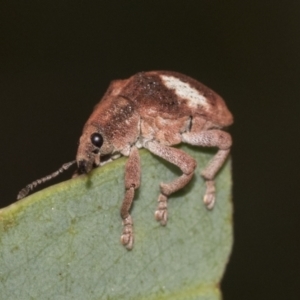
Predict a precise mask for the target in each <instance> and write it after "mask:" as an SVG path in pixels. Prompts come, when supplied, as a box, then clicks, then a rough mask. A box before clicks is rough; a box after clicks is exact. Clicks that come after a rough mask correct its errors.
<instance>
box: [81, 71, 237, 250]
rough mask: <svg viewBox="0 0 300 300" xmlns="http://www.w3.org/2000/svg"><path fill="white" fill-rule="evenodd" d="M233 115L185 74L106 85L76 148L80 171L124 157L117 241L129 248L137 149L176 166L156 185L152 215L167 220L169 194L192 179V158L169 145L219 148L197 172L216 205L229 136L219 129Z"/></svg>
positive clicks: (148, 75) (161, 74)
mask: <svg viewBox="0 0 300 300" xmlns="http://www.w3.org/2000/svg"><path fill="white" fill-rule="evenodd" d="M232 122H233V118H232V115H231V113H230V112H229V110H228V109H227V107H226V105H225V103H224V101H223V100H222V98H221V97H220V96H219V95H217V94H216V93H215V92H213V91H212V90H210V89H209V88H207V87H206V86H204V85H203V84H201V83H199V82H197V81H196V80H194V79H192V78H190V77H187V76H185V75H182V74H179V73H175V72H166V71H154V72H145V73H138V74H136V75H134V76H132V77H131V78H129V79H127V80H117V81H114V82H112V83H111V85H110V86H109V88H108V91H107V92H106V94H105V95H104V97H103V99H102V100H101V101H100V103H99V104H98V106H96V108H95V110H94V112H93V113H92V115H91V116H90V118H89V119H88V121H87V123H86V124H85V126H84V128H83V133H82V136H81V138H80V144H79V148H78V152H77V157H76V160H77V164H78V168H79V171H80V172H81V173H88V172H89V171H90V170H91V169H92V167H93V165H94V164H95V165H100V163H101V157H103V156H107V155H110V156H114V155H117V154H121V155H124V156H128V157H129V159H128V161H127V163H126V166H125V197H124V200H123V203H122V208H121V217H122V219H123V226H124V228H123V234H122V236H121V242H122V244H123V245H124V246H125V247H126V248H128V249H131V248H132V246H133V222H132V218H131V216H130V214H129V210H130V207H131V204H132V201H133V197H134V190H135V189H137V188H138V187H139V185H140V173H141V171H140V159H139V153H138V150H137V149H138V148H141V147H143V148H146V149H148V150H149V151H150V152H152V153H153V154H155V155H157V156H160V157H162V158H163V159H165V160H167V161H169V162H171V163H172V164H174V165H176V166H178V167H179V168H180V169H181V171H182V172H183V174H182V175H181V176H180V177H179V178H177V179H175V180H174V181H172V182H170V183H161V184H160V195H159V197H158V207H157V210H156V212H155V218H156V220H157V221H159V222H160V223H161V224H162V225H166V223H167V200H168V197H169V196H170V195H171V194H172V193H174V192H175V191H178V190H179V189H181V188H183V187H184V186H185V185H186V184H187V183H188V182H189V181H190V180H191V178H192V177H193V174H194V170H195V167H196V161H195V160H194V159H193V158H192V157H190V156H189V155H188V154H186V153H185V152H183V151H182V150H180V149H176V148H172V147H171V146H173V145H176V144H179V143H181V142H183V143H188V144H192V145H197V146H208V147H218V148H219V151H218V152H217V154H216V155H215V156H214V158H213V159H212V161H211V162H210V163H209V165H208V166H207V167H206V169H204V171H203V172H202V176H203V177H204V179H205V180H206V186H207V188H206V193H205V195H204V203H205V204H206V206H207V208H208V209H212V208H213V206H214V203H215V185H214V177H215V175H216V173H217V171H218V170H219V169H220V167H221V166H222V165H223V163H224V161H225V159H226V157H227V156H228V153H229V150H230V146H231V136H230V135H229V134H228V133H226V132H224V131H222V130H220V128H222V127H225V126H229V125H230V124H232Z"/></svg>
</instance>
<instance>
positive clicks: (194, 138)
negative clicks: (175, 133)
mask: <svg viewBox="0 0 300 300" xmlns="http://www.w3.org/2000/svg"><path fill="white" fill-rule="evenodd" d="M182 141H183V142H184V143H188V144H191V145H196V146H203V147H218V148H219V150H218V152H217V153H216V155H215V156H214V157H213V158H212V160H211V161H210V162H209V163H208V165H207V167H206V168H205V169H204V170H203V171H202V172H201V175H202V177H203V178H204V179H205V181H206V192H205V195H204V199H203V201H204V203H205V205H206V207H207V208H208V209H212V208H213V207H214V204H215V181H214V178H215V175H216V174H217V172H218V171H219V169H220V168H221V167H222V165H223V164H224V162H225V160H226V158H227V156H228V154H229V152H230V147H231V145H232V140H231V136H230V134H229V133H227V132H225V131H222V130H218V129H211V130H207V131H202V132H200V133H197V132H186V133H183V134H182Z"/></svg>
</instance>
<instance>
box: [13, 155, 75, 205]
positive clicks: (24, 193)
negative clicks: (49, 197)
mask: <svg viewBox="0 0 300 300" xmlns="http://www.w3.org/2000/svg"><path fill="white" fill-rule="evenodd" d="M75 163H76V160H73V161H70V162H67V163H65V164H63V165H62V166H61V167H60V168H59V169H58V170H57V171H55V172H53V173H52V174H50V175H47V176H45V177H43V178H40V179H37V180H35V181H33V182H32V183H30V184H28V185H26V187H25V188H24V189H22V190H21V191H20V192H19V194H18V197H17V200H20V199H22V198H24V197H26V196H27V195H28V194H29V192H31V191H32V190H33V189H35V188H36V187H37V186H38V185H40V184H42V183H44V182H47V181H49V180H51V179H53V178H55V177H57V176H58V175H59V174H61V173H63V172H64V171H66V170H68V169H69V168H70V167H71V166H72V165H74V164H75Z"/></svg>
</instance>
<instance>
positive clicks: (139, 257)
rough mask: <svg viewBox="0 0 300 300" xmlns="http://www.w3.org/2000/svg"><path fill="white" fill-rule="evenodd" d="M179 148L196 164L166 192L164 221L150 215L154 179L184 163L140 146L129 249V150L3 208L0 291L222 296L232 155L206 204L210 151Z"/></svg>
mask: <svg viewBox="0 0 300 300" xmlns="http://www.w3.org/2000/svg"><path fill="white" fill-rule="evenodd" d="M181 148H182V149H184V150H185V151H186V152H188V153H190V154H191V155H192V156H193V157H194V158H196V159H197V162H198V167H197V171H196V174H195V176H194V178H193V180H192V182H191V183H190V184H189V185H188V186H187V187H186V188H185V189H183V190H182V191H179V192H177V193H175V194H174V195H172V196H171V197H170V199H169V202H168V212H169V219H168V224H167V226H165V227H162V226H160V224H159V223H157V222H156V221H155V219H154V211H155V209H156V205H157V203H156V201H157V197H158V194H159V183H160V182H161V181H165V182H167V181H170V180H172V179H173V178H176V177H177V176H178V175H179V174H180V171H179V170H178V169H177V168H176V167H174V166H172V165H170V164H169V163H166V162H165V161H163V160H161V159H159V158H157V157H154V156H153V155H151V154H150V153H149V152H147V151H146V150H142V151H140V155H141V162H142V183H141V187H140V189H139V191H138V192H137V193H136V197H135V202H134V207H133V209H132V212H131V213H132V217H133V220H134V233H135V244H134V248H133V250H132V251H127V250H126V249H125V248H124V247H123V246H122V245H121V244H120V235H121V232H122V222H121V218H120V215H119V210H120V206H121V202H122V199H123V195H124V182H123V180H124V179H123V178H124V164H125V161H126V159H125V158H120V159H118V160H116V161H114V162H112V163H109V164H107V165H105V166H103V167H102V168H98V169H96V170H94V171H92V172H91V173H90V174H88V175H84V176H80V177H78V178H75V179H71V180H69V181H66V182H63V183H60V184H58V185H55V186H52V187H50V188H47V189H44V190H42V191H40V192H37V193H35V194H33V195H32V196H30V197H27V198H25V199H23V200H21V201H18V202H16V203H15V204H13V205H11V206H9V207H7V208H4V209H2V210H0V299H6V300H10V299H11V300H18V299H20V300H27V299H30V300H33V299H39V300H40V299H43V300H46V299H51V300H63V299H64V300H66V299H80V300H83V299H84V300H85V299H88V300H89V299H95V300H96V299H97V300H98V299H136V300H140V299H147V300H150V299H173V300H174V299H220V298H221V292H220V290H219V283H220V280H221V277H222V274H223V272H224V269H225V266H226V263H227V261H228V257H229V254H230V250H231V246H232V204H231V199H230V197H231V196H230V191H231V177H230V161H227V163H226V165H225V166H224V167H223V168H222V170H221V172H220V173H219V175H218V176H217V181H216V186H217V203H216V206H215V207H214V209H213V211H208V210H207V209H206V208H205V206H204V204H203V202H202V198H203V195H204V190H205V184H204V181H203V180H202V178H201V177H200V175H199V174H200V170H201V169H203V167H204V166H205V165H206V164H207V162H208V160H209V159H210V158H211V157H212V155H213V154H214V153H212V152H203V151H200V150H199V148H198V149H197V148H192V147H186V146H183V147H181Z"/></svg>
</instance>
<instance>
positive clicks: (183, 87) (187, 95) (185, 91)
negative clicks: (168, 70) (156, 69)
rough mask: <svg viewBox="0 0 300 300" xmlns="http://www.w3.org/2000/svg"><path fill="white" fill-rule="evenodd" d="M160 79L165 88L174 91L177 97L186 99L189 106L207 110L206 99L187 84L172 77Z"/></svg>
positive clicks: (162, 76)
mask: <svg viewBox="0 0 300 300" xmlns="http://www.w3.org/2000/svg"><path fill="white" fill-rule="evenodd" d="M160 77H161V79H162V80H163V82H164V84H165V85H166V86H167V88H169V89H171V90H174V91H175V93H176V95H177V96H179V97H181V98H183V99H186V100H187V101H188V105H189V106H191V107H196V108H197V107H198V105H201V106H204V107H207V108H208V106H209V104H208V103H207V99H206V98H205V97H204V96H203V95H201V94H200V93H199V92H198V91H197V90H196V89H194V88H193V87H191V86H190V85H189V84H188V83H186V82H183V81H181V80H180V79H178V78H176V77H174V76H167V75H160Z"/></svg>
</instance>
